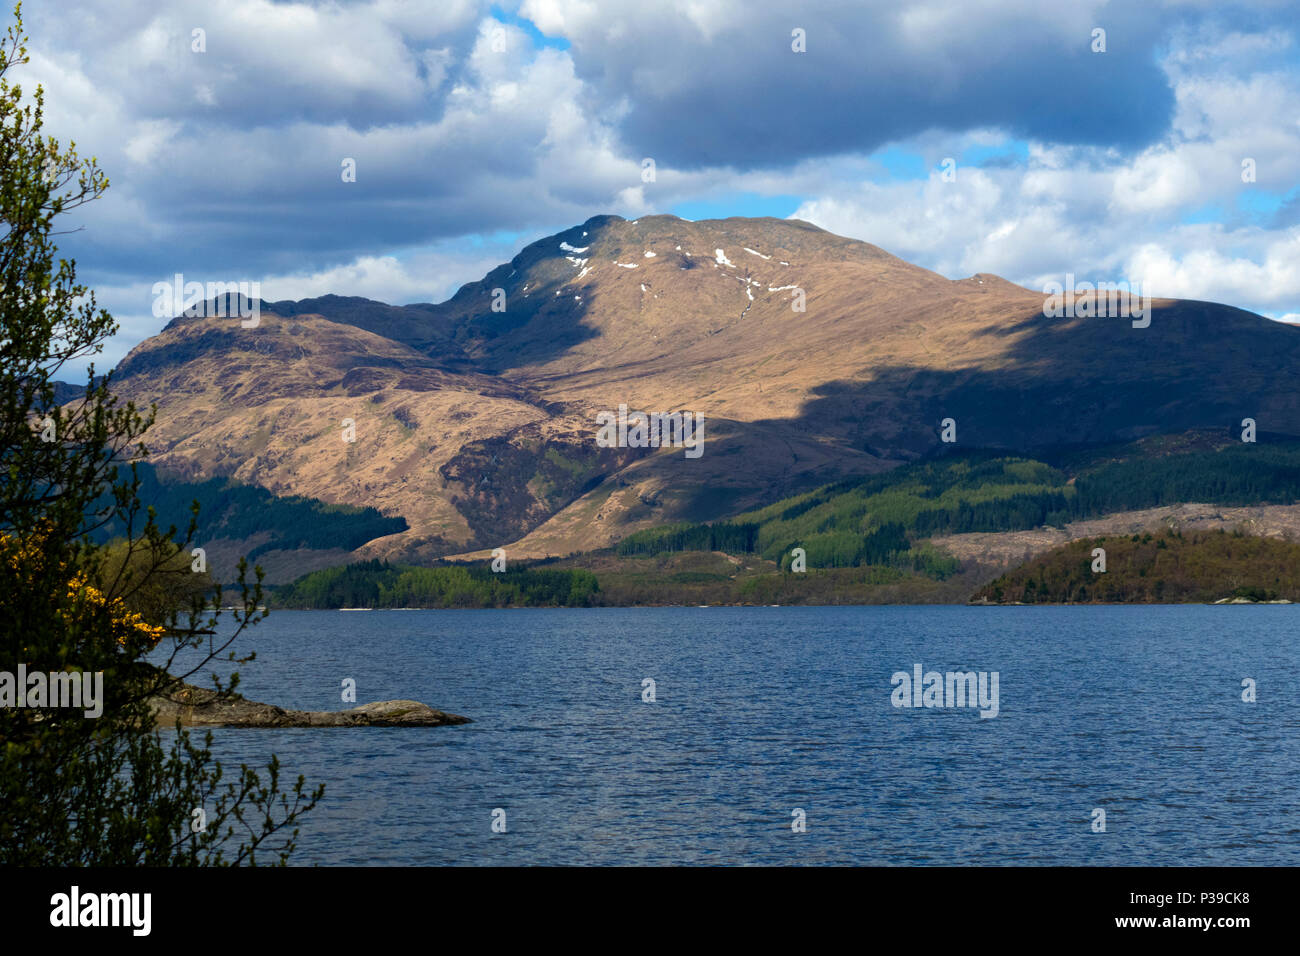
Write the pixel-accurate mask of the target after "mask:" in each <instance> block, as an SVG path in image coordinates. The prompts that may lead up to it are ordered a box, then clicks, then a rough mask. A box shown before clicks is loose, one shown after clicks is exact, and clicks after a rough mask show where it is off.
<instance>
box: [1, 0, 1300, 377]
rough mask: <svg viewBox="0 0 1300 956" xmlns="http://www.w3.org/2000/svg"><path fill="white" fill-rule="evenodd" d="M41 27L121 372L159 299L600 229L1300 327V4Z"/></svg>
mask: <svg viewBox="0 0 1300 956" xmlns="http://www.w3.org/2000/svg"><path fill="white" fill-rule="evenodd" d="M7 19H8V18H6V20H7ZM24 19H25V24H26V27H27V32H28V34H29V36H30V42H29V53H30V56H31V62H30V63H29V64H27V65H25V66H23V67H21V68H17V69H15V70H14V71H13V73H12V74H11V76H10V79H11V80H12V81H15V82H19V83H21V84H22V85H23V86H24V89H25V90H30V89H31V88H32V87H34V86H35V85H36V84H37V83H39V84H41V85H42V86H43V88H44V90H45V104H46V114H45V118H46V132H47V133H50V134H51V135H54V136H56V137H57V138H58V139H60V140H61V141H63V142H65V143H66V142H67V141H70V140H71V141H75V142H76V144H77V148H78V150H79V152H80V153H81V154H82V155H86V156H90V155H93V156H95V157H96V158H97V160H98V162H99V165H100V166H101V167H102V168H103V169H104V170H105V172H106V173H107V175H108V178H109V181H110V188H109V190H108V192H107V193H106V194H105V196H104V197H103V198H101V199H100V200H98V201H97V202H95V203H92V204H90V205H88V206H85V207H82V208H81V209H79V210H77V211H76V212H75V213H73V214H71V220H70V222H69V223H68V224H67V227H70V228H72V229H74V230H75V231H73V232H70V234H68V235H66V236H64V237H62V241H61V245H60V251H61V253H62V254H63V255H66V256H70V257H72V258H75V259H76V261H77V265H78V275H79V278H80V279H81V280H82V281H83V282H85V283H86V284H88V285H89V286H90V287H91V288H93V289H94V290H95V292H96V296H97V299H98V302H99V304H100V305H101V306H104V307H105V308H108V309H109V310H110V311H111V312H112V313H113V315H114V317H115V318H116V319H117V320H118V322H119V323H120V326H121V329H120V332H119V333H118V335H117V336H115V337H114V338H113V339H112V340H111V341H110V342H109V343H107V345H106V347H105V349H104V352H103V354H102V355H101V356H100V357H99V358H98V359H97V364H98V366H99V369H100V370H101V371H102V370H103V369H104V368H105V367H108V366H111V365H112V364H113V363H115V362H116V361H117V360H119V359H120V358H121V357H122V356H123V355H124V354H125V353H126V352H127V351H128V350H129V349H130V348H131V347H132V346H133V345H135V344H136V343H137V342H139V341H141V340H142V339H144V338H147V337H148V336H150V335H152V334H154V333H156V332H157V331H158V330H159V329H160V328H161V327H162V326H163V325H164V324H165V322H166V318H165V317H162V318H160V317H157V316H155V315H154V314H153V303H154V298H155V296H154V293H153V286H154V284H155V283H157V282H161V281H168V282H170V281H171V278H172V276H173V275H174V274H176V273H181V274H183V275H184V277H185V279H186V280H187V281H201V282H210V281H218V282H230V281H249V282H252V281H257V282H260V283H261V291H262V296H263V298H264V299H267V300H270V301H274V300H279V299H289V298H293V299H298V298H305V297H311V296H317V295H323V294H326V293H336V294H339V295H360V296H366V297H369V298H373V299H378V300H381V301H384V302H390V303H394V304H407V303H414V302H438V301H442V300H444V299H446V298H448V297H449V296H450V295H451V294H452V293H454V292H455V290H456V289H457V288H458V287H459V286H460V285H461V284H463V283H465V282H469V281H473V280H476V279H479V278H481V277H482V275H483V274H484V273H485V272H487V271H488V270H489V269H490V268H492V267H494V266H496V265H498V264H499V263H501V262H504V261H506V260H508V259H510V258H511V257H512V256H514V255H515V254H516V253H517V252H518V251H519V250H520V249H521V248H522V247H523V246H524V245H526V244H527V243H529V242H531V241H533V240H535V239H537V238H540V237H542V236H545V235H548V234H551V233H554V232H558V231H560V230H562V229H565V228H568V227H570V226H573V225H575V224H578V223H581V222H583V221H585V220H586V219H588V218H590V217H591V216H594V215H599V214H605V213H613V214H617V215H622V216H625V217H627V218H637V217H640V216H645V215H650V214H654V213H672V214H674V215H679V216H682V217H683V218H688V219H703V218H715V217H725V216H777V217H783V218H784V217H793V218H797V219H803V220H806V221H809V222H812V223H815V224H816V225H818V226H820V227H822V228H824V229H828V230H830V231H831V232H834V233H837V234H840V235H844V236H850V237H853V238H856V239H862V240H865V241H867V242H871V243H874V244H875V245H878V246H880V247H882V248H884V249H886V250H888V251H889V252H891V253H893V254H895V255H898V256H901V257H902V258H904V259H907V260H909V261H911V262H915V263H917V264H918V265H921V266H925V267H926V268H929V269H933V270H935V271H937V272H939V273H941V274H943V275H945V276H947V277H949V278H964V277H966V276H969V275H972V274H975V273H979V272H990V273H995V274H998V275H1001V276H1003V277H1005V278H1007V279H1010V280H1012V281H1013V282H1017V283H1020V284H1022V285H1025V286H1028V287H1030V288H1035V289H1041V288H1042V287H1043V286H1044V285H1045V284H1046V283H1047V282H1050V281H1058V282H1060V281H1064V278H1065V276H1066V274H1074V275H1075V276H1076V277H1077V279H1079V280H1083V279H1087V280H1089V281H1094V282H1095V281H1139V282H1141V283H1142V287H1143V289H1144V290H1149V291H1150V292H1151V293H1152V294H1153V295H1156V296H1172V297H1182V298H1193V299H1207V300H1211V301H1216V302H1224V303H1228V304H1231V305H1235V306H1239V307H1241V308H1246V309H1250V310H1252V311H1256V312H1259V313H1261V314H1263V315H1267V316H1269V317H1270V318H1275V319H1280V320H1283V321H1293V322H1300V37H1298V36H1297V34H1298V33H1300V0H1289V2H1276V0H1251V2H1249V3H1231V2H1228V3H1224V2H1215V3H1209V2H1201V0H1146V2H1143V3H1140V4H1135V3H1132V2H1130V0H1124V2H1100V0H916V2H911V3H905V4H900V3H881V2H875V0H802V2H801V3H799V4H776V3H766V2H762V0H656V2H654V3H646V2H644V0H599V2H598V3H597V2H596V0H522V2H508V0H503V2H496V3H482V2H476V0H427V2H425V0H406V2H403V0H364V2H330V3H312V2H271V0H203V2H200V0H194V2H191V0H164V2H161V3H160V2H158V0H99V2H83V0H58V2H51V0H35V2H29V3H28V4H27V6H26V9H25V10H24ZM196 31H198V32H196ZM1098 31H1104V34H1103V33H1099V32H1098ZM800 47H802V49H798V48H800ZM1103 47H1104V48H1103ZM346 160H352V161H353V163H354V164H355V181H345V179H346V178H347V177H345V175H344V167H345V161H346ZM647 160H650V161H653V171H654V176H653V178H652V179H650V178H649V177H648V176H647V175H646V174H645V170H646V169H647ZM648 179H649V181H648Z"/></svg>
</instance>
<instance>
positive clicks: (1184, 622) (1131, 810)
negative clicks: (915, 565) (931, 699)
mask: <svg viewBox="0 0 1300 956" xmlns="http://www.w3.org/2000/svg"><path fill="white" fill-rule="evenodd" d="M1298 624H1300V606H1297V607H1288V606H1247V607H1242V606H1235V607H1205V606H1179V607H1015V608H967V607H947V606H945V607H860V608H859V607H840V608H796V607H782V608H663V609H599V610H594V609H593V610H501V611H371V612H338V611H319V612H316V611H312V612H305V611H304V612H285V611H281V612H275V613H273V614H272V615H271V616H270V618H269V619H267V620H266V621H264V622H263V623H261V624H260V625H258V626H257V627H256V628H255V629H253V630H252V631H250V632H249V633H247V634H245V635H244V636H243V637H241V638H240V640H239V643H238V644H237V645H236V646H237V647H241V648H243V649H245V650H248V649H255V650H256V651H257V660H256V661H255V662H253V663H251V664H248V665H245V666H244V667H243V668H242V669H241V673H242V675H243V683H242V686H241V690H242V691H243V692H244V694H245V695H246V696H248V697H250V698H252V699H254V700H262V701H267V702H270V703H277V704H280V705H282V706H287V707H296V708H303V709H317V710H328V709H341V708H345V707H350V706H352V705H351V704H347V703H344V702H343V701H342V700H341V694H340V684H341V681H342V680H343V679H344V678H348V677H350V678H353V679H355V680H356V684H357V702H358V703H364V702H367V701H371V700H384V699H390V698H413V699H415V700H420V701H423V702H425V703H428V704H430V705H431V706H433V707H436V708H439V709H442V710H447V711H451V712H453V713H459V714H464V715H465V716H468V717H471V718H473V720H474V723H472V724H468V725H464V726H459V727H440V728H424V729H421V728H395V729H389V728H343V729H295V730H250V729H240V730H236V729H223V730H218V731H215V732H214V733H215V736H216V741H215V744H214V751H215V753H216V754H217V756H218V757H219V758H221V759H222V760H223V761H227V762H230V763H234V764H237V763H239V762H240V761H247V762H250V763H253V764H255V765H260V764H263V763H264V762H265V759H266V758H267V756H268V755H269V754H270V753H272V752H275V753H277V754H279V756H280V759H281V761H282V763H283V764H284V767H285V771H286V774H287V775H288V776H289V778H290V779H292V778H293V777H295V776H296V775H297V774H298V773H304V774H306V776H307V778H308V781H309V782H312V783H317V782H323V783H325V784H326V795H325V798H324V800H323V801H322V803H321V804H320V806H318V807H317V808H316V809H315V810H314V811H313V812H312V813H311V814H309V815H308V816H307V817H305V818H304V821H303V824H302V836H301V844H300V849H299V851H298V853H297V855H296V856H295V857H294V862H295V863H298V864H313V863H319V864H398V865H424V864H534V863H540V864H587V863H601V864H673V863H686V864H982V865H997V864H1071V865H1080V864H1082V865H1102V864H1113V865H1130V864H1155V865H1159V864H1192V865H1197V864H1205V865H1209V864H1221V865H1238V864H1264V865H1280V864H1286V865H1292V866H1294V865H1297V864H1300V815H1298V814H1297V812H1296V811H1297V809H1300V788H1298V787H1297V782H1296V768H1297V766H1298V765H1300V735H1298V733H1297V731H1300V718H1298V717H1297V707H1296V705H1297V697H1298V695H1297V691H1298V690H1300V687H1298V686H1297V677H1296V675H1297V672H1296V668H1295V666H1294V661H1295V658H1296V653H1295V650H1296V646H1297V634H1298V633H1300V632H1298V629H1297V625H1298ZM917 663H920V664H922V665H923V666H924V668H925V669H926V670H927V671H928V670H932V669H933V670H938V671H948V670H974V671H997V672H998V673H999V706H1000V713H999V715H998V716H997V717H995V718H992V719H982V718H981V717H980V716H979V713H978V711H977V710H975V709H956V708H954V709H938V708H936V709H924V708H922V709H904V708H896V707H894V706H893V705H892V704H891V692H892V690H893V687H892V685H891V682H890V678H891V675H892V674H893V673H894V672H896V671H908V672H911V670H912V668H913V665H914V664H917ZM647 677H648V678H652V679H653V680H654V681H655V682H656V688H655V689H656V696H657V700H656V701H655V702H654V703H646V702H643V700H642V680H643V679H644V678H647ZM1246 677H1249V678H1253V679H1254V680H1255V681H1256V682H1257V684H1258V701H1257V702H1256V703H1244V702H1243V701H1242V699H1241V693H1242V686H1241V682H1242V679H1243V678H1246ZM204 683H206V681H205V682H204ZM496 808H501V809H503V810H504V811H505V815H506V816H505V819H506V832H505V833H494V832H492V828H491V824H492V814H493V810H494V809H496ZM795 808H801V809H803V810H804V811H805V813H806V820H807V830H806V832H802V833H796V832H793V831H792V829H791V822H792V810H794V809H795ZM1094 808H1101V809H1103V810H1105V812H1106V832H1104V833H1095V832H1093V830H1092V820H1093V817H1092V813H1093V810H1094Z"/></svg>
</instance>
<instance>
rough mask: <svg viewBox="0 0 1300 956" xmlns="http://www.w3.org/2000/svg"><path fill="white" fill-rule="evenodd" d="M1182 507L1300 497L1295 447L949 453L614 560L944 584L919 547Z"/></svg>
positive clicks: (639, 546)
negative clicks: (733, 557) (863, 574)
mask: <svg viewBox="0 0 1300 956" xmlns="http://www.w3.org/2000/svg"><path fill="white" fill-rule="evenodd" d="M1186 501H1196V502H1205V503H1211V504H1223V505H1248V504H1261V503H1262V504H1289V503H1293V502H1296V501H1300V443H1296V442H1284V443H1276V444H1243V443H1240V442H1237V443H1235V444H1226V443H1223V442H1220V443H1219V447H1210V448H1194V449H1192V450H1185V451H1174V452H1172V453H1169V452H1167V451H1166V449H1165V446H1163V445H1159V444H1155V443H1151V442H1146V443H1137V444H1135V445H1130V446H1123V447H1122V448H1120V449H1107V450H1105V451H1103V452H1096V453H1093V454H1092V455H1091V456H1084V457H1082V458H1080V456H1078V455H1076V456H1075V458H1074V460H1072V461H1069V462H1068V463H1067V464H1065V465H1063V466H1062V467H1053V466H1052V465H1051V464H1048V463H1046V462H1043V461H1036V460H1033V459H1029V458H1024V457H1019V456H1008V455H1005V454H999V453H997V452H974V453H966V454H961V455H953V456H950V457H944V458H938V459H934V460H930V461H924V462H919V463H916V464H912V465H907V466H904V467H902V468H898V469H895V470H893V471H890V472H887V473H885V474H881V475H875V476H872V477H870V478H866V479H862V480H855V481H846V482H839V483H837V484H832V485H827V486H825V487H822V488H818V489H816V490H814V491H810V492H808V493H806V494H803V495H798V496H795V497H791V498H786V499H783V500H781V501H778V502H776V503H774V504H772V505H769V506H767V507H765V508H762V509H759V510H756V511H751V512H748V513H746V514H742V515H738V516H736V517H735V518H732V519H730V520H728V521H725V522H715V523H713V524H673V525H665V526H661V527H657V528H649V529H646V530H644V531H640V532H637V533H635V534H631V535H629V536H628V537H626V538H625V539H623V540H622V541H621V542H619V544H618V546H617V553H618V554H620V555H624V556H633V555H641V556H650V555H655V554H662V553H670V552H679V551H724V552H727V553H729V554H755V555H758V556H761V557H763V558H765V559H767V560H770V561H775V562H779V563H780V565H781V566H782V567H783V568H784V567H788V566H789V565H790V561H791V556H790V552H791V550H792V549H793V548H795V547H801V548H804V549H805V550H806V552H807V562H808V567H809V568H837V567H859V566H863V565H889V566H893V567H907V568H911V569H912V570H915V571H919V572H921V573H924V574H930V575H937V576H944V575H948V574H951V573H952V572H953V571H954V570H955V568H954V567H953V566H952V565H951V564H950V563H948V562H946V561H945V559H944V558H943V556H941V555H938V554H936V553H934V552H933V551H929V550H927V549H925V548H924V547H923V546H918V544H917V542H919V541H922V540H923V539H925V538H928V537H931V536H934V535H941V534H957V533H962V532H971V531H1017V530H1023V529H1027V528H1036V527H1040V526H1042V525H1058V526H1059V525H1063V524H1065V523H1066V522H1068V521H1073V520H1077V519H1080V518H1087V517H1096V516H1100V515H1104V514H1108V513H1113V512H1116V511H1127V510H1135V509H1140V508H1150V507H1156V506H1160V505H1166V504H1171V503H1176V502H1186Z"/></svg>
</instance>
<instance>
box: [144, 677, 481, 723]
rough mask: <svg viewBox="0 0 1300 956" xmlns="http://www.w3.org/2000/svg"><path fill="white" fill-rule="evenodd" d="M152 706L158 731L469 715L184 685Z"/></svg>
mask: <svg viewBox="0 0 1300 956" xmlns="http://www.w3.org/2000/svg"><path fill="white" fill-rule="evenodd" d="M149 705H150V707H151V709H152V710H153V715H154V721H155V723H156V724H157V725H158V726H159V727H172V726H175V724H176V722H177V721H178V720H179V721H180V723H181V725H182V726H184V727H441V726H444V725H446V724H468V723H471V721H470V719H469V718H468V717H462V716H460V715H459V714H448V713H444V712H443V711H441V710H434V709H433V708H432V707H429V706H428V705H426V704H421V703H420V702H419V701H415V700H381V701H377V702H375V703H373V704H362V705H361V706H360V707H353V708H352V709H351V710H285V709H284V708H283V707H276V706H274V705H273V704H259V703H257V702H256V701H252V700H247V699H245V698H244V697H242V696H240V695H239V694H218V693H217V692H216V691H213V690H204V689H203V688H201V687H195V686H193V685H192V684H184V683H182V684H180V685H179V686H178V687H177V688H176V689H175V690H172V691H170V692H169V693H167V694H165V695H160V696H158V697H154V698H153V699H151V700H150V702H149Z"/></svg>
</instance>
